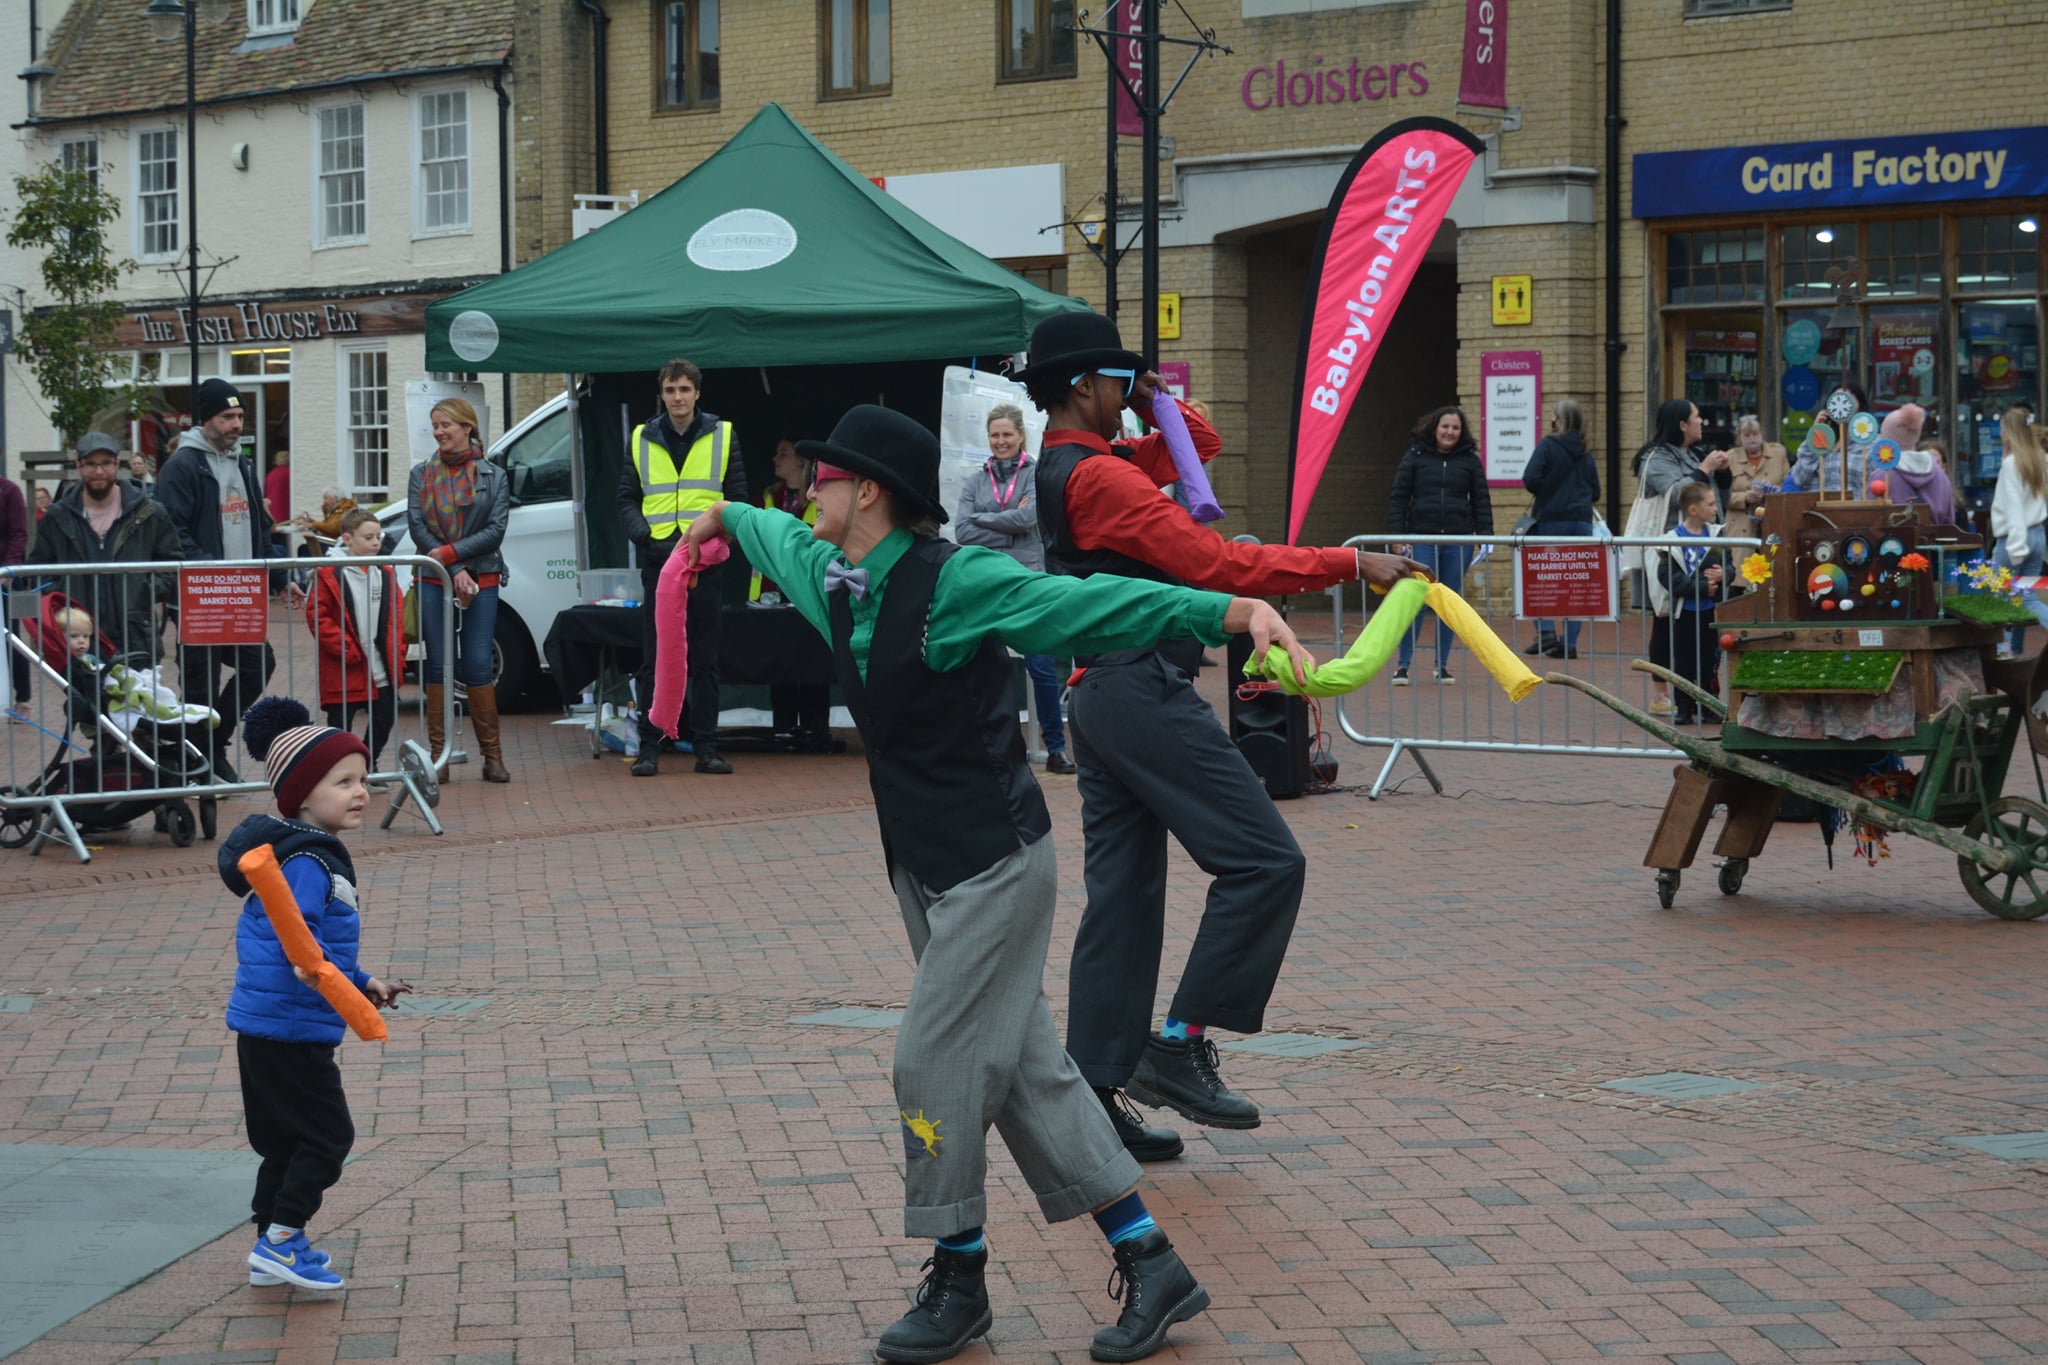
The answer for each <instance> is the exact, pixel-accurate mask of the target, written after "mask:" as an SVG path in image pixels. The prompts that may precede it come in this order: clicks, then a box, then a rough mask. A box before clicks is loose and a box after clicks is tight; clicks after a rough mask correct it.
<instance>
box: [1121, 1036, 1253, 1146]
mask: <svg viewBox="0 0 2048 1365" xmlns="http://www.w3.org/2000/svg"><path fill="white" fill-rule="evenodd" d="M1124 1089H1125V1091H1126V1092H1128V1093H1129V1095H1130V1097H1131V1098H1132V1099H1134V1100H1136V1101H1137V1102H1138V1103H1140V1104H1150V1105H1154V1106H1157V1107H1159V1108H1164V1109H1171V1110H1173V1111H1174V1112H1175V1113H1177V1114H1180V1115H1181V1116H1183V1117H1185V1118H1190V1119H1193V1120H1194V1121H1195V1122H1196V1123H1199V1124H1202V1125H1203V1126H1205V1127H1209V1128H1256V1127H1258V1126H1259V1106H1257V1105H1256V1104H1253V1103H1252V1102H1251V1101H1250V1100H1248V1099H1246V1098H1245V1097H1244V1096H1242V1095H1240V1094H1238V1093H1237V1092H1236V1091H1235V1090H1232V1089H1231V1088H1230V1087H1229V1086H1227V1085H1225V1084H1224V1083H1223V1078H1222V1077H1221V1076H1219V1075H1217V1074H1216V1044H1214V1043H1212V1042H1210V1041H1209V1040H1208V1039H1207V1038H1199V1039H1197V1038H1190V1039H1189V1040H1187V1041H1186V1042H1172V1041H1169V1040H1167V1039H1165V1038H1160V1037H1157V1036H1154V1037H1151V1038H1147V1039H1146V1040H1145V1055H1144V1056H1142V1057H1140V1058H1139V1059H1138V1070H1137V1072H1136V1073H1135V1074H1134V1075H1133V1076H1132V1077H1131V1079H1130V1083H1129V1084H1128V1085H1126V1086H1124Z"/></svg>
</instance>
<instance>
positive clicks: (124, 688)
mask: <svg viewBox="0 0 2048 1365" xmlns="http://www.w3.org/2000/svg"><path fill="white" fill-rule="evenodd" d="M22 625H23V630H22V636H23V637H25V638H22V639H17V640H14V641H12V642H11V643H12V644H13V647H14V649H15V652H16V655H17V662H23V661H24V660H22V659H21V657H20V656H23V655H26V656H29V657H28V658H27V660H26V662H28V663H29V664H31V665H32V666H33V667H35V668H36V669H37V671H39V672H41V673H42V674H43V675H44V676H45V677H47V678H49V679H50V680H51V681H52V682H56V683H59V684H62V685H63V687H64V726H63V731H62V733H58V732H55V731H45V733H47V734H50V735H51V737H52V738H54V739H55V740H56V741H57V750H56V753H55V754H54V755H52V756H51V758H50V761H49V763H48V764H47V765H45V767H44V768H43V771H42V773H41V775H40V776H39V777H38V778H37V779H36V780H35V781H34V782H32V783H30V784H29V785H28V786H27V787H25V788H21V789H18V790H9V791H8V792H7V793H6V795H8V796H12V797H43V798H50V799H48V800H46V803H45V804H43V805H40V806H37V805H28V804H21V805H10V806H9V807H7V808H6V809H5V810H4V811H0V847H5V848H16V847H20V846H21V845H24V844H26V845H28V846H29V848H30V851H31V852H40V851H41V848H42V845H43V844H44V843H46V842H50V841H52V840H54V841H56V842H58V843H70V844H72V845H73V846H74V847H77V848H79V849H81V850H82V849H83V845H82V844H81V843H79V842H78V840H77V839H76V838H74V837H73V835H74V834H75V833H99V832H106V831H110V830H116V829H122V828H125V827H126V826H128V825H129V824H130V823H132V822H133V821H135V820H138V819H140V818H141V817H142V816H143V815H146V814H150V813H151V812H154V814H155V816H156V828H157V830H158V831H159V832H162V833H167V834H169V835H170V836H171V842H172V843H174V844H176V845H177V846H178V847H180V848H183V847H185V846H187V845H189V844H190V843H192V842H193V840H194V838H195V837H197V827H196V825H195V821H194V820H193V815H192V808H191V807H190V806H188V805H187V804H186V803H185V801H184V800H182V799H179V798H174V797H161V798H151V797H130V796H128V795H127V794H128V793H129V792H134V791H148V790H150V789H151V788H164V787H187V786H193V785H197V784H200V783H204V782H207V781H210V780H211V774H212V771H213V766H212V763H211V761H210V760H209V758H208V751H207V749H206V748H205V747H204V740H205V738H206V737H205V736H204V735H203V734H198V733H192V734H190V735H189V736H188V730H196V727H201V726H206V727H210V726H213V725H217V724H219V723H220V716H219V715H218V714H217V713H216V712H215V711H214V710H213V709H212V708H210V707H205V706H186V705H185V704H183V703H182V702H181V701H180V700H179V699H178V695H177V693H176V692H175V691H173V690H172V689H171V688H169V687H167V686H165V685H164V684H163V683H162V681H161V680H160V679H159V678H158V676H157V671H156V669H155V668H154V667H150V666H147V665H141V664H139V660H138V662H137V663H130V662H128V661H126V660H123V659H121V658H119V657H117V656H116V655H115V653H114V650H115V646H114V642H113V641H112V640H110V639H108V638H107V636H106V634H105V633H104V632H102V631H101V630H99V629H98V627H97V626H96V625H95V623H94V621H93V618H92V615H91V613H89V612H87V611H86V610H85V609H84V608H83V607H81V606H79V605H78V604H77V602H75V601H73V600H72V599H70V598H68V597H66V596H64V595H63V594H61V593H46V594H45V595H44V598H43V610H42V614H41V617H40V619H37V620H30V621H25V622H23V623H22ZM37 728H41V727H37ZM81 737H82V738H83V739H84V740H85V742H84V743H83V744H81V743H79V738H81ZM195 740H197V741H200V742H198V743H195V742H194V741H195ZM102 794H104V795H105V796H107V797H108V798H109V799H107V800H104V801H97V800H94V801H85V800H79V799H77V798H79V797H81V796H97V795H102ZM58 797H64V798H69V799H66V800H64V801H63V802H62V803H61V806H62V810H61V812H60V810H59V804H60V803H59V802H57V801H56V800H55V799H54V798H58ZM213 805H214V803H213V801H212V800H211V799H205V798H202V799H201V801H200V803H199V816H200V819H199V822H198V824H203V825H204V826H205V827H206V828H205V833H206V835H207V837H208V838H212V837H213V833H214V828H213V827H214V823H215V821H214V809H213ZM81 856H83V854H82V853H81Z"/></svg>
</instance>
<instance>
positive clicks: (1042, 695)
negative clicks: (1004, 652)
mask: <svg viewBox="0 0 2048 1365" xmlns="http://www.w3.org/2000/svg"><path fill="white" fill-rule="evenodd" d="M1024 672H1025V673H1026V675H1028V676H1029V677H1030V679H1031V695H1032V700H1033V701H1034V702H1035V703H1036V704H1037V706H1038V729H1039V733H1041V734H1043V735H1044V736H1045V751H1046V752H1047V753H1048V754H1063V753H1065V752H1066V751H1067V723H1066V722H1065V721H1064V720H1061V719H1060V666H1059V662H1058V661H1057V660H1055V659H1054V658H1053V657H1052V655H1050V654H1026V655H1025V656H1024Z"/></svg>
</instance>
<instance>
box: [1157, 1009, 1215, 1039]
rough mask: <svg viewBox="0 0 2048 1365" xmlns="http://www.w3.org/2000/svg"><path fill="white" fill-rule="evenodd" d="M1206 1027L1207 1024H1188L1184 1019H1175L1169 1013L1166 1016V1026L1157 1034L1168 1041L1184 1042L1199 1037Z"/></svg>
mask: <svg viewBox="0 0 2048 1365" xmlns="http://www.w3.org/2000/svg"><path fill="white" fill-rule="evenodd" d="M1206 1029H1207V1025H1204V1024H1190V1023H1189V1022H1188V1021H1187V1020H1185V1019H1176V1018H1174V1017H1173V1016H1172V1015H1170V1014H1169V1015H1167V1016H1166V1027H1165V1028H1163V1029H1161V1030H1159V1036H1160V1037H1161V1038H1164V1039H1166V1040H1167V1041H1168V1042H1170V1043H1185V1042H1187V1041H1188V1040H1189V1039H1193V1038H1200V1037H1201V1036H1202V1034H1203V1033H1204V1032H1205V1031H1206Z"/></svg>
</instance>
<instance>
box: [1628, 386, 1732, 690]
mask: <svg viewBox="0 0 2048 1365" xmlns="http://www.w3.org/2000/svg"><path fill="white" fill-rule="evenodd" d="M1700 426H1701V423H1700V410H1699V408H1698V407H1697V406H1695V405H1694V404H1692V403H1690V402H1688V401H1687V400H1685V399H1683V398H1669V399H1666V400H1665V401H1664V403H1663V405H1662V406H1660V407H1659V408H1658V409H1657V431H1656V434H1655V435H1653V436H1651V437H1650V439H1649V441H1648V442H1647V443H1646V444H1645V445H1644V446H1643V448H1642V449H1641V450H1638V451H1637V452H1636V458H1635V475H1636V478H1637V479H1638V480H1639V481H1640V483H1641V487H1642V492H1643V493H1644V494H1645V495H1646V496H1648V497H1652V498H1663V499H1664V504H1665V505H1664V528H1663V530H1662V532H1660V534H1663V535H1667V536H1668V535H1670V534H1671V533H1672V532H1673V531H1674V530H1675V529H1676V528H1677V526H1678V496H1677V494H1678V490H1679V489H1680V488H1683V487H1684V486H1685V485H1686V484H1689V483H1703V484H1706V485H1707V486H1709V487H1710V488H1712V489H1713V490H1714V502H1715V506H1716V509H1717V511H1716V515H1715V517H1714V518H1713V519H1714V520H1715V521H1717V522H1718V521H1725V520H1727V517H1728V488H1729V485H1730V484H1731V483H1732V482H1733V481H1734V478H1735V476H1734V474H1732V473H1731V472H1730V471H1729V468H1728V452H1727V451H1725V450H1716V451H1711V452H1709V453H1708V454H1706V455H1704V456H1701V455H1695V454H1694V453H1693V443H1694V442H1696V441H1698V440H1699V439H1700ZM1653 572H1654V570H1653ZM1650 662H1651V663H1653V664H1656V665H1657V666H1658V667H1659V668H1669V667H1671V618H1670V617H1669V616H1657V617H1654V618H1652V620H1651V622H1650ZM1651 690H1652V692H1653V693H1654V694H1655V695H1654V696H1653V698H1652V699H1651V702H1650V710H1651V711H1652V712H1654V713H1655V714H1657V715H1660V716H1666V715H1670V714H1672V712H1673V711H1674V710H1676V706H1675V704H1674V703H1673V702H1672V700H1671V689H1670V687H1669V686H1668V685H1667V684H1665V683H1664V682H1662V681H1661V680H1660V681H1658V682H1657V683H1655V684H1654V685H1653V687H1652V689H1651Z"/></svg>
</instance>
